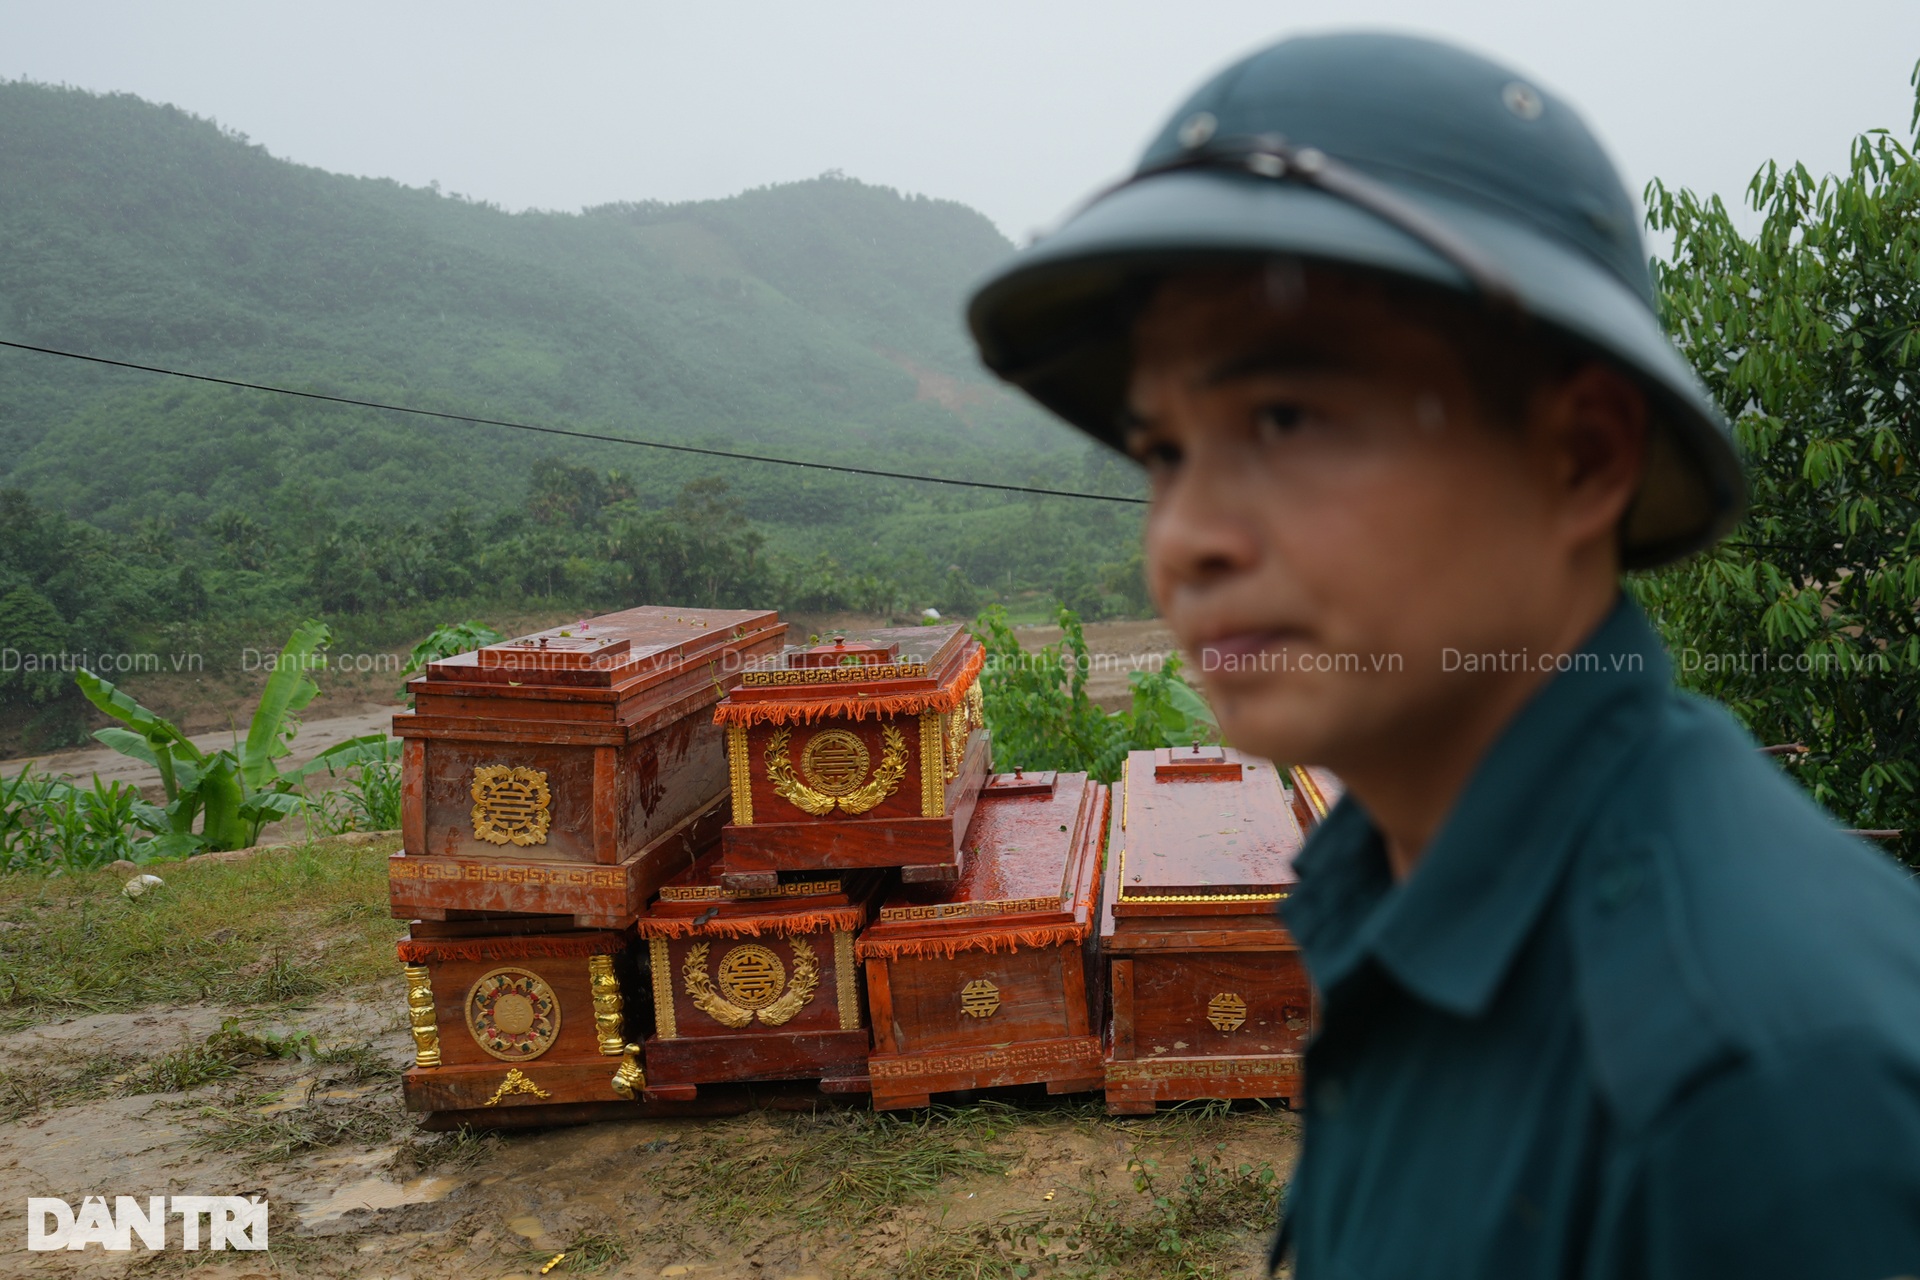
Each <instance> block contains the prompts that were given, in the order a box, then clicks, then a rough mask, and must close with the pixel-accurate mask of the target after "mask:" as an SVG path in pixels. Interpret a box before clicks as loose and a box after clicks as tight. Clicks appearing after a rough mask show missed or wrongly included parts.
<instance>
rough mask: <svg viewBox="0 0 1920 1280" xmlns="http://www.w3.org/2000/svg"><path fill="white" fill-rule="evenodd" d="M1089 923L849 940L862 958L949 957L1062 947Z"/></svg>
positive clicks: (1083, 935)
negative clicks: (942, 934)
mask: <svg viewBox="0 0 1920 1280" xmlns="http://www.w3.org/2000/svg"><path fill="white" fill-rule="evenodd" d="M1092 927H1093V924H1092V922H1091V921H1088V922H1087V923H1086V924H1050V925H1044V926H1042V927H1040V928H1038V929H1006V930H997V931H992V932H986V933H963V934H955V935H953V936H952V937H947V938H900V939H897V940H896V939H891V938H875V939H868V938H862V939H860V940H859V941H858V942H856V943H854V944H853V954H854V955H856V956H858V957H859V958H860V959H862V960H898V959H899V958H900V957H902V956H922V957H930V956H943V957H945V958H946V959H948V960H951V959H953V958H954V957H955V956H957V955H959V954H960V953H961V952H962V951H985V952H987V953H988V954H992V953H994V952H997V951H1009V952H1012V951H1018V950H1019V949H1020V948H1021V947H1030V948H1033V949H1036V950H1038V949H1040V948H1044V947H1064V946H1070V945H1076V944H1078V943H1081V942H1085V941H1086V939H1087V934H1088V932H1089V931H1090V930H1091V929H1092Z"/></svg>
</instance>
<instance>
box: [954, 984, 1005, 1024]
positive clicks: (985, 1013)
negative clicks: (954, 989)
mask: <svg viewBox="0 0 1920 1280" xmlns="http://www.w3.org/2000/svg"><path fill="white" fill-rule="evenodd" d="M960 1012H962V1013H964V1014H966V1015H967V1016H968V1017H969V1018H991V1017H992V1016H993V1015H994V1014H996V1013H998V1012H1000V988H998V987H996V986H994V985H993V984H992V983H991V982H988V981H987V980H986V979H985V978H975V979H974V980H973V981H972V982H969V983H968V984H967V985H966V986H964V987H962V988H960Z"/></svg>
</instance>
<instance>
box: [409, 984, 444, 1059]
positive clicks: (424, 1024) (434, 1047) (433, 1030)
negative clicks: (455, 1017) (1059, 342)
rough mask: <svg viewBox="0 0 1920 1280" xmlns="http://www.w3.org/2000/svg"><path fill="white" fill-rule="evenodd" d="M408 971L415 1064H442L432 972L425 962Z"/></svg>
mask: <svg viewBox="0 0 1920 1280" xmlns="http://www.w3.org/2000/svg"><path fill="white" fill-rule="evenodd" d="M406 971H407V1023H408V1025H409V1026H410V1027H411V1028H412V1029H413V1065H414V1066H416V1067H437V1066H439V1065H440V1025H439V1023H438V1022H436V1021H435V1020H434V1013H433V972H432V971H431V970H430V969H428V968H427V966H426V965H423V964H410V965H407V966H406Z"/></svg>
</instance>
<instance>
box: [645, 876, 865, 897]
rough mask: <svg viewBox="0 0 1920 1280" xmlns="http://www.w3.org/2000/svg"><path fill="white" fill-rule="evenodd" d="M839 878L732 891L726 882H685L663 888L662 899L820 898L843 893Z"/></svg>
mask: <svg viewBox="0 0 1920 1280" xmlns="http://www.w3.org/2000/svg"><path fill="white" fill-rule="evenodd" d="M840 889H841V881H839V880H795V881H793V882H792V883H791V884H780V885H775V886H774V887H773V888H771V889H757V890H754V891H752V892H750V893H730V892H728V890H727V889H726V887H725V886H723V885H717V884H682V885H667V886H666V887H664V888H662V889H661V890H660V901H662V902H733V901H736V900H740V899H746V898H818V897H824V896H825V895H827V894H830V893H839V892H840Z"/></svg>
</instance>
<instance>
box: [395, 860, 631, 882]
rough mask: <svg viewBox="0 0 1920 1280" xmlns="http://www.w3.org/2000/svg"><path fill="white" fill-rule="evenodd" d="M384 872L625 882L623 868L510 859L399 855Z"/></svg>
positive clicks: (398, 876) (400, 876)
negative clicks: (521, 863)
mask: <svg viewBox="0 0 1920 1280" xmlns="http://www.w3.org/2000/svg"><path fill="white" fill-rule="evenodd" d="M387 876H388V878H389V879H393V880H482V881H491V882H497V883H500V884H533V885H543V884H544V885H555V886H558V887H562V888H579V887H581V886H585V887H586V888H589V889H618V888H621V887H622V886H624V885H625V884H626V873H625V872H621V871H610V870H608V869H606V868H604V867H586V866H581V867H554V866H547V867H527V866H515V865H513V864H512V863H509V864H507V865H506V866H495V865H493V864H491V863H481V862H456V863H453V864H452V865H451V866H449V865H446V864H443V863H437V862H428V861H426V860H424V859H422V858H418V857H412V858H409V857H399V858H395V859H393V860H392V861H390V862H388V863H387Z"/></svg>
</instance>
